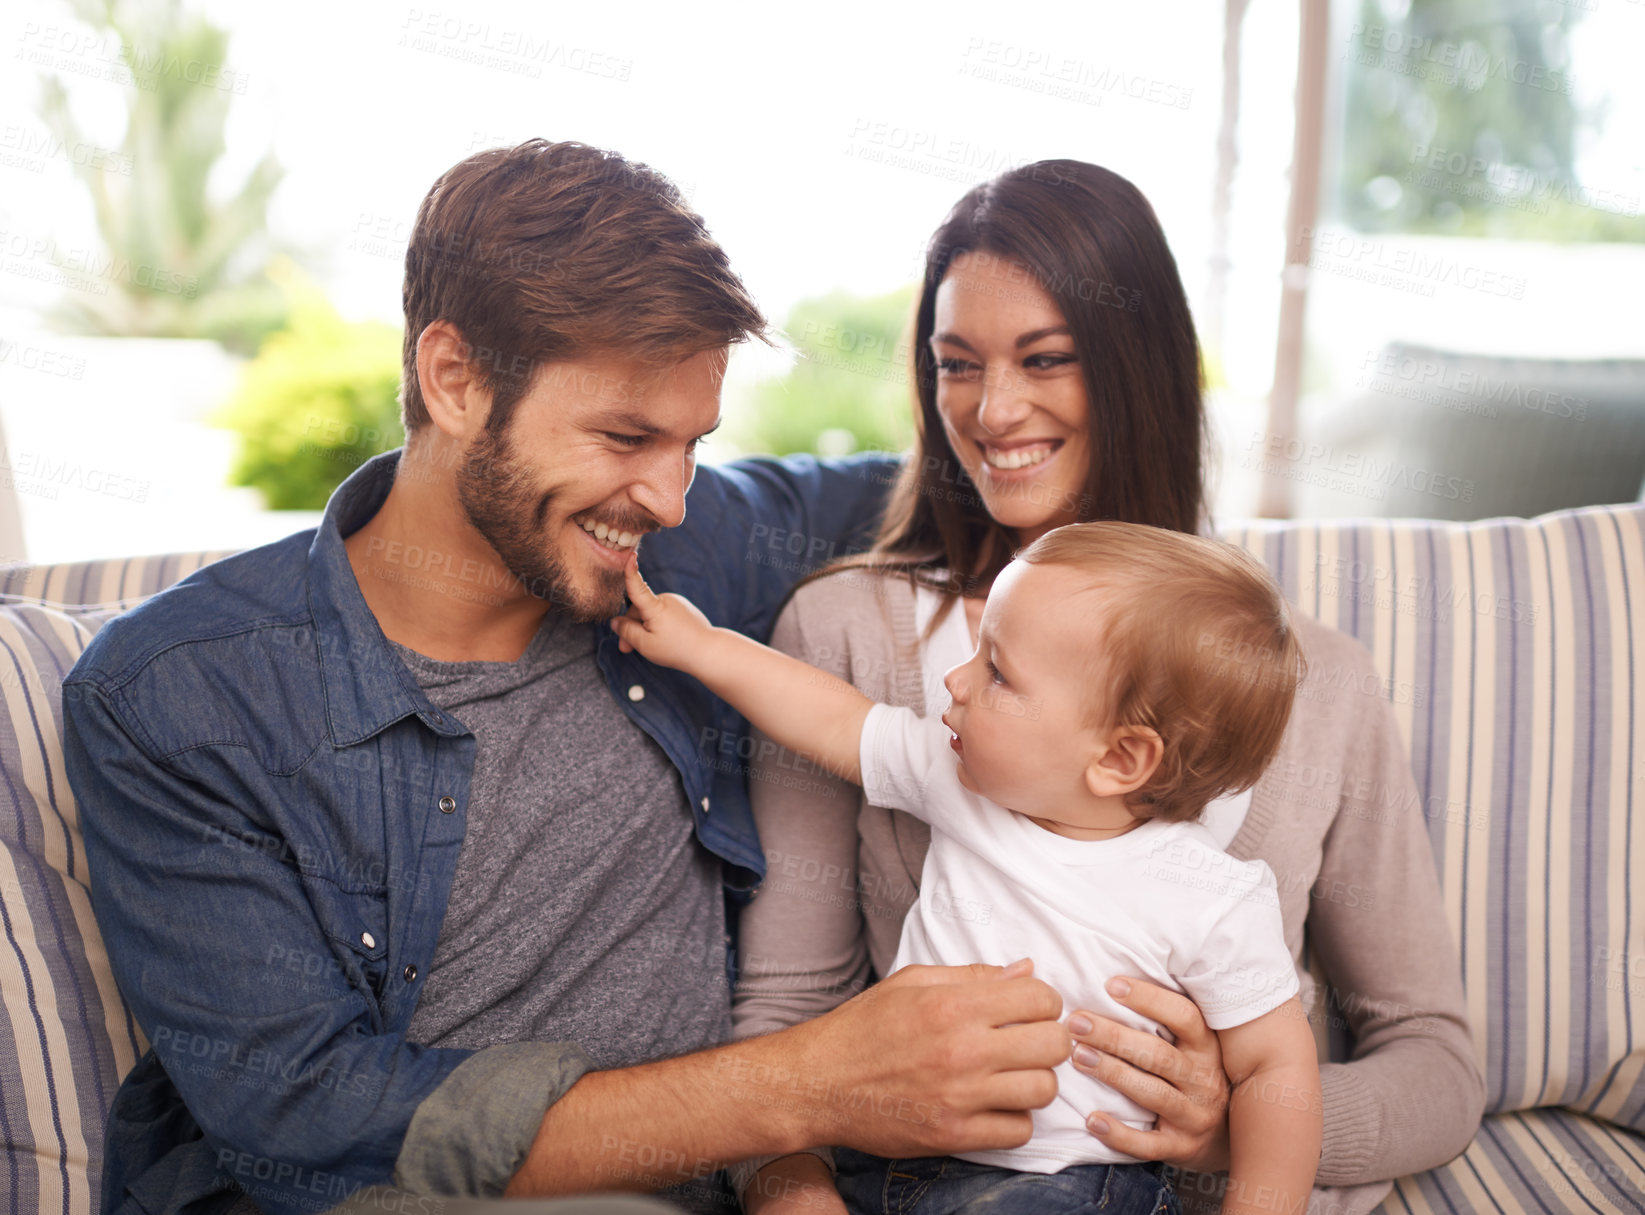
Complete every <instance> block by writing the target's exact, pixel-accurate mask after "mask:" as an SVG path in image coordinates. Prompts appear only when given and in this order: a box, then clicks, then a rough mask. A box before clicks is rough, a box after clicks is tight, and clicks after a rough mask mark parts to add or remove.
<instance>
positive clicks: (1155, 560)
mask: <svg viewBox="0 0 1645 1215" xmlns="http://www.w3.org/2000/svg"><path fill="white" fill-rule="evenodd" d="M1018 558H1019V559H1020V560H1023V561H1028V562H1033V563H1038V564H1047V565H1061V566H1066V567H1071V568H1073V569H1076V570H1078V571H1080V572H1081V573H1083V574H1086V575H1088V576H1089V577H1090V578H1091V580H1092V584H1093V587H1094V589H1096V590H1097V591H1098V592H1099V593H1100V594H1101V595H1102V598H1103V602H1104V606H1105V608H1106V611H1105V613H1104V619H1103V631H1102V635H1101V637H1100V638H1098V637H1092V638H1090V639H1089V650H1090V652H1091V654H1092V655H1093V661H1091V662H1088V663H1085V664H1083V669H1084V670H1085V672H1086V677H1087V679H1088V681H1089V682H1090V684H1091V692H1092V694H1091V695H1090V696H1088V697H1087V704H1088V706H1089V711H1090V718H1091V721H1092V722H1093V724H1103V725H1136V726H1147V727H1149V728H1150V729H1152V730H1153V731H1154V732H1155V733H1157V734H1158V735H1159V736H1160V739H1161V741H1162V742H1163V743H1164V744H1165V748H1164V755H1163V757H1162V758H1161V759H1160V764H1159V767H1158V768H1157V769H1155V771H1154V774H1153V776H1152V777H1150V778H1149V779H1148V781H1147V783H1146V784H1144V785H1143V786H1142V787H1141V788H1140V789H1138V790H1136V791H1135V792H1134V793H1132V794H1131V795H1130V796H1129V797H1128V798H1127V799H1126V800H1127V804H1128V805H1129V806H1130V808H1131V811H1132V813H1134V814H1136V815H1137V816H1138V817H1146V818H1162V819H1166V820H1170V821H1180V820H1191V819H1195V818H1198V817H1199V814H1200V811H1201V810H1203V809H1204V808H1205V805H1206V803H1207V802H1209V801H1210V800H1211V799H1212V798H1215V797H1219V796H1221V795H1222V794H1224V793H1235V792H1238V791H1239V790H1241V789H1247V788H1249V787H1250V786H1252V785H1254V784H1256V782H1257V780H1258V779H1259V778H1260V777H1261V776H1262V773H1263V771H1264V769H1266V768H1267V767H1268V764H1269V763H1270V762H1271V761H1272V760H1273V758H1274V754H1275V752H1276V751H1278V749H1279V743H1280V737H1281V736H1282V735H1283V734H1284V733H1285V725H1286V722H1288V721H1289V720H1290V717H1291V703H1292V701H1293V700H1294V699H1295V698H1296V689H1297V682H1298V680H1299V679H1301V677H1302V674H1303V671H1304V669H1305V666H1304V662H1303V656H1302V647H1301V646H1300V645H1299V644H1298V642H1297V635H1296V630H1294V629H1293V628H1292V627H1291V622H1290V617H1289V614H1288V609H1287V608H1286V605H1285V600H1284V598H1283V597H1282V596H1281V595H1280V592H1279V588H1278V587H1277V586H1275V585H1274V580H1273V579H1272V578H1271V577H1269V575H1268V571H1267V570H1265V569H1263V568H1262V566H1261V565H1260V564H1258V562H1257V561H1256V559H1255V558H1254V557H1252V556H1251V555H1250V554H1248V553H1246V552H1245V551H1244V550H1242V549H1238V548H1235V547H1234V546H1233V545H1231V544H1224V543H1222V542H1221V541H1218V540H1208V539H1206V538H1204V537H1201V536H1191V535H1188V534H1186V533H1184V532H1178V531H1167V530H1165V529H1163V528H1157V527H1145V526H1142V525H1140V524H1131V523H1109V522H1105V523H1073V524H1069V525H1068V526H1066V527H1059V528H1055V529H1053V530H1052V531H1049V532H1047V533H1046V534H1045V535H1043V536H1041V537H1040V538H1039V539H1038V540H1036V541H1035V542H1034V543H1033V544H1031V545H1029V546H1028V547H1027V548H1026V549H1024V550H1023V551H1022V552H1021V553H1019V554H1018Z"/></svg>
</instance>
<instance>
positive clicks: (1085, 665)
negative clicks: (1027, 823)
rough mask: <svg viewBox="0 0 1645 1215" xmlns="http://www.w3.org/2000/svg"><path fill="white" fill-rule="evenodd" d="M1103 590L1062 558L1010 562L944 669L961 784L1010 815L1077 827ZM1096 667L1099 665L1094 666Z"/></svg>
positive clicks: (1095, 733)
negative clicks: (967, 642)
mask: <svg viewBox="0 0 1645 1215" xmlns="http://www.w3.org/2000/svg"><path fill="white" fill-rule="evenodd" d="M1106 615H1107V604H1106V595H1105V593H1104V592H1103V591H1101V590H1099V589H1098V588H1096V587H1094V586H1093V585H1092V584H1091V580H1090V579H1089V578H1088V577H1086V576H1083V575H1081V574H1079V573H1077V572H1075V571H1073V570H1070V569H1068V568H1067V567H1065V566H1060V565H1030V564H1028V563H1026V562H1022V561H1013V562H1012V563H1011V564H1010V565H1008V566H1006V568H1005V569H1004V571H1002V572H1001V574H1000V576H999V577H998V578H997V579H995V581H994V588H993V590H992V591H991V592H990V593H989V596H988V603H987V605H986V606H985V607H984V608H983V613H982V626H981V628H980V629H979V630H978V633H979V636H978V642H977V650H976V652H975V653H974V654H972V655H971V657H970V658H969V659H968V660H967V661H966V662H963V663H961V664H960V665H959V666H957V667H955V668H954V669H953V670H951V671H949V672H948V673H947V675H945V676H944V677H943V683H944V685H945V686H946V687H947V688H948V694H949V695H950V696H952V697H953V698H954V701H953V704H951V705H950V706H949V708H948V712H947V713H944V714H943V718H942V720H943V723H944V724H945V725H946V726H947V727H948V728H949V730H950V731H952V732H953V734H954V738H953V739H952V740H951V741H950V745H951V746H952V747H953V748H954V751H955V753H956V754H957V755H958V756H959V761H960V766H959V778H960V783H961V784H962V785H964V786H965V787H966V788H967V789H970V790H972V791H973V792H975V793H980V794H982V795H983V796H984V797H987V798H989V799H990V800H992V801H996V802H998V803H999V804H1000V805H1002V806H1005V807H1007V808H1008V809H1011V810H1015V811H1017V812H1018V813H1019V814H1026V815H1028V816H1030V817H1031V818H1036V819H1049V820H1052V821H1055V822H1059V823H1067V824H1068V825H1070V826H1077V827H1106V826H1109V825H1110V824H1108V823H1106V822H1103V823H1095V822H1082V821H1071V817H1070V816H1071V815H1072V816H1073V817H1074V818H1075V819H1077V818H1078V817H1079V816H1080V811H1079V807H1081V806H1084V805H1085V804H1086V803H1087V802H1088V801H1089V800H1090V799H1089V794H1087V793H1086V792H1085V768H1086V764H1087V762H1088V760H1089V757H1090V755H1091V753H1092V750H1093V748H1095V747H1096V746H1097V745H1098V742H1099V739H1100V738H1101V736H1102V734H1103V731H1101V730H1099V729H1095V728H1093V727H1092V726H1090V724H1089V723H1088V721H1087V706H1088V698H1087V692H1088V689H1087V688H1085V687H1084V686H1083V681H1084V680H1085V679H1088V678H1089V677H1090V674H1091V671H1092V669H1093V663H1092V662H1091V660H1090V658H1091V654H1092V651H1091V648H1090V647H1092V646H1100V645H1101V644H1102V641H1101V638H1102V634H1103V629H1104V620H1105V618H1106ZM1099 669H1100V667H1099Z"/></svg>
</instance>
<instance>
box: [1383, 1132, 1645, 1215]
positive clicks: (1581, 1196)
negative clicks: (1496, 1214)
mask: <svg viewBox="0 0 1645 1215" xmlns="http://www.w3.org/2000/svg"><path fill="white" fill-rule="evenodd" d="M1641 1210H1645V1139H1642V1138H1640V1137H1639V1136H1638V1135H1632V1134H1629V1133H1628V1132H1627V1131H1623V1130H1618V1129H1617V1128H1616V1127H1614V1126H1612V1125H1611V1124H1610V1123H1608V1122H1599V1121H1596V1120H1595V1119H1592V1118H1584V1117H1583V1116H1582V1115H1580V1114H1573V1113H1570V1112H1569V1111H1567V1110H1553V1109H1548V1110H1529V1111H1522V1112H1515V1113H1511V1114H1492V1115H1491V1116H1490V1117H1488V1118H1486V1119H1485V1123H1484V1125H1483V1126H1481V1127H1480V1130H1479V1134H1478V1135H1477V1136H1475V1138H1474V1141H1473V1143H1471V1144H1470V1145H1469V1146H1468V1150H1467V1151H1466V1152H1464V1153H1463V1154H1462V1155H1461V1156H1459V1157H1457V1159H1456V1160H1454V1161H1452V1162H1451V1163H1450V1164H1449V1165H1446V1166H1445V1167H1444V1168H1439V1169H1430V1170H1429V1171H1428V1172H1426V1173H1422V1174H1419V1175H1418V1176H1416V1177H1402V1178H1400V1180H1398V1181H1396V1182H1395V1183H1394V1190H1393V1193H1391V1194H1389V1195H1388V1197H1387V1198H1386V1199H1385V1200H1384V1201H1383V1203H1382V1206H1380V1207H1379V1208H1378V1209H1377V1215H1449V1213H1450V1212H1454V1211H1573V1212H1575V1211H1581V1212H1584V1215H1588V1213H1591V1212H1594V1211H1634V1212H1638V1211H1641Z"/></svg>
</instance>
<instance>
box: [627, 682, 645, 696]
mask: <svg viewBox="0 0 1645 1215" xmlns="http://www.w3.org/2000/svg"><path fill="white" fill-rule="evenodd" d="M628 698H629V699H630V700H644V699H645V689H644V688H642V687H641V686H640V685H639V684H637V683H636V684H632V685H630V687H629V689H628Z"/></svg>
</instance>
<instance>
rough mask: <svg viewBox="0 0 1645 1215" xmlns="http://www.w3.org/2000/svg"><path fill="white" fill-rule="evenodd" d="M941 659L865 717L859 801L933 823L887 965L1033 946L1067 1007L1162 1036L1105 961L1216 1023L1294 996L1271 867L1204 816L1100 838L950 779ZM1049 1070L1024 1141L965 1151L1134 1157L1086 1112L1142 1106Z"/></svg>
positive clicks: (935, 655)
mask: <svg viewBox="0 0 1645 1215" xmlns="http://www.w3.org/2000/svg"><path fill="white" fill-rule="evenodd" d="M932 598H933V599H934V596H932ZM927 618H929V617H927ZM956 618H957V620H958V624H957V628H958V639H957V644H959V645H960V646H962V647H964V648H965V651H966V653H969V640H970V635H969V630H968V629H967V628H966V626H965V623H964V616H963V613H962V612H960V611H959V610H958V609H956V610H955V612H953V613H952V614H951V616H950V619H949V621H945V622H944V623H945V625H951V624H952V623H953V622H954V620H955V619H956ZM922 624H923V622H922ZM944 634H947V635H948V638H947V640H948V641H949V643H950V645H952V644H954V633H953V630H952V629H951V628H944V629H941V630H939V633H938V634H937V635H935V636H933V637H932V638H931V640H930V643H928V644H927V646H926V649H925V657H926V663H925V666H926V670H927V673H928V675H929V674H930V673H931V672H932V671H933V668H934V667H935V663H936V661H937V660H938V659H940V658H944V657H946V655H945V654H944V653H943V650H944V649H946V648H948V647H946V646H939V644H937V643H938V642H939V640H940V639H942V638H943V636H944ZM966 653H961V654H959V655H958V657H956V658H954V660H953V661H954V662H958V661H962V660H963V659H964V657H965V656H966ZM948 665H953V663H949V664H948ZM946 669H947V668H946V666H944V667H935V670H936V675H937V677H936V679H935V680H933V679H930V678H928V679H927V688H926V690H927V701H928V705H927V708H928V715H927V716H926V717H924V718H921V717H919V716H917V715H916V714H915V713H913V712H912V711H911V710H908V709H900V708H894V707H892V706H889V705H877V706H875V707H874V709H872V710H871V711H870V713H869V715H868V718H867V720H866V721H865V722H864V723H863V734H862V741H861V761H862V774H863V788H864V790H865V792H866V793H867V794H868V797H869V799H870V800H871V801H872V802H873V803H874V804H876V805H881V806H889V807H895V808H897V809H901V810H905V811H907V812H908V813H910V814H912V815H914V816H915V817H917V818H920V819H922V820H924V821H925V822H927V823H929V824H930V825H931V829H932V830H931V847H930V851H929V852H928V853H927V855H926V861H925V867H924V870H923V873H922V875H921V879H920V897H919V901H918V902H917V903H916V904H915V906H914V907H913V909H911V910H910V912H909V914H908V918H907V919H906V920H905V921H904V923H903V931H902V939H901V943H900V945H899V947H898V950H897V958H896V962H895V964H894V966H893V968H892V969H893V970H897V969H901V968H902V967H903V966H906V965H910V964H914V963H929V964H935V965H957V964H963V963H966V962H993V963H996V964H1000V965H1003V964H1004V963H1006V962H1009V961H1011V960H1012V959H1014V958H1019V957H1025V956H1026V957H1032V958H1033V959H1034V963H1035V974H1036V976H1038V977H1039V978H1042V979H1044V980H1045V981H1046V982H1048V983H1050V984H1051V986H1052V987H1054V988H1056V990H1057V991H1058V993H1059V994H1060V995H1061V996H1062V997H1063V1003H1064V1009H1065V1011H1066V1012H1072V1011H1073V1010H1074V1009H1075V1008H1088V1009H1091V1010H1093V1011H1095V1012H1098V1013H1101V1014H1102V1015H1104V1016H1108V1017H1112V1018H1114V1019H1115V1020H1117V1021H1120V1022H1122V1023H1124V1024H1128V1025H1132V1026H1135V1027H1136V1028H1138V1029H1143V1030H1146V1031H1148V1032H1153V1033H1159V1034H1161V1035H1162V1036H1167V1037H1168V1036H1169V1033H1168V1031H1166V1030H1165V1029H1164V1027H1163V1026H1160V1025H1159V1024H1158V1023H1157V1022H1155V1021H1152V1020H1150V1019H1148V1018H1146V1017H1142V1016H1139V1015H1138V1014H1136V1013H1133V1012H1131V1011H1130V1010H1128V1009H1126V1008H1125V1007H1124V1006H1122V1005H1120V1004H1119V1003H1118V1002H1116V1001H1115V1000H1114V999H1113V998H1112V997H1111V996H1109V995H1108V994H1107V992H1106V991H1105V990H1104V989H1103V984H1104V983H1106V982H1107V980H1108V979H1110V978H1112V977H1113V976H1115V975H1125V974H1129V975H1140V976H1142V977H1145V978H1149V979H1152V980H1154V981H1155V982H1158V983H1160V984H1161V985H1163V986H1165V987H1168V988H1170V989H1172V990H1174V991H1179V992H1182V993H1183V994H1185V995H1187V996H1188V997H1189V998H1190V999H1192V1000H1193V1001H1194V1003H1195V1004H1196V1005H1198V1006H1199V1009H1200V1011H1201V1013H1202V1014H1203V1015H1204V1016H1205V1019H1206V1023H1207V1024H1208V1025H1210V1026H1211V1028H1212V1029H1227V1028H1229V1027H1231V1026H1235V1025H1241V1024H1243V1023H1245V1022H1246V1021H1250V1020H1253V1019H1254V1018H1256V1017H1258V1016H1260V1015H1262V1014H1263V1013H1265V1012H1268V1011H1270V1010H1272V1009H1274V1008H1277V1007H1278V1006H1279V1005H1281V1004H1283V1003H1284V1002H1285V1001H1286V1000H1288V999H1290V998H1291V997H1292V996H1293V995H1296V994H1297V992H1298V990H1299V985H1298V982H1297V976H1296V971H1295V968H1294V966H1293V965H1292V962H1291V956H1290V952H1289V950H1288V949H1287V948H1286V945H1285V939H1284V933H1283V928H1282V925H1281V921H1280V914H1279V898H1278V892H1277V889H1276V886H1275V882H1274V877H1273V873H1272V872H1271V871H1270V870H1269V868H1268V866H1267V865H1265V864H1263V863H1262V862H1261V861H1240V860H1236V859H1235V858H1233V857H1231V856H1229V855H1228V854H1227V853H1226V852H1224V851H1223V850H1222V847H1221V844H1222V842H1223V841H1221V840H1219V839H1218V838H1217V835H1215V834H1213V833H1212V832H1211V831H1210V830H1208V829H1207V828H1206V827H1205V826H1202V825H1200V824H1197V823H1164V822H1148V823H1144V824H1142V825H1141V826H1140V827H1137V828H1134V829H1133V830H1131V831H1129V832H1127V833H1126V834H1124V835H1122V836H1118V837H1116V838H1114V839H1110V840H1071V839H1068V838H1066V837H1064V836H1060V835H1057V834H1055V833H1053V832H1050V831H1047V830H1045V829H1044V828H1042V827H1039V826H1036V825H1035V824H1034V823H1033V822H1032V821H1030V820H1029V819H1028V818H1026V817H1024V816H1023V815H1020V814H1016V813H1014V812H1013V811H1010V810H1007V809H1005V808H1004V807H1002V806H1000V805H998V804H996V803H994V802H991V801H989V800H988V799H986V798H983V797H981V796H979V795H978V794H975V793H972V792H971V791H969V790H967V789H966V788H965V787H964V786H962V785H961V784H960V783H959V779H958V775H957V764H956V761H955V758H954V755H953V752H952V750H951V749H950V748H949V745H948V739H949V733H948V730H947V728H946V727H945V726H943V725H942V723H941V722H940V721H939V720H938V719H937V718H938V713H940V711H941V709H942V708H944V707H946V704H947V697H946V693H942V701H941V704H940V705H932V704H931V703H930V702H931V700H933V699H934V696H933V693H932V689H933V687H935V688H936V689H938V690H940V689H941V686H942V685H941V671H942V670H946ZM933 708H935V709H936V712H930V711H929V710H931V709H933ZM1248 805H1249V799H1248V796H1247V797H1246V798H1245V799H1244V805H1240V806H1232V807H1227V808H1225V810H1224V814H1223V823H1224V825H1225V824H1226V821H1227V819H1228V818H1230V817H1233V815H1232V814H1230V813H1229V811H1237V812H1238V817H1237V818H1234V823H1233V831H1237V830H1238V819H1241V818H1243V817H1244V809H1245V808H1246V806H1248ZM1230 834H1232V832H1230ZM1057 1084H1058V1094H1057V1098H1056V1100H1055V1101H1053V1102H1052V1103H1051V1105H1049V1106H1048V1107H1046V1108H1045V1109H1043V1110H1036V1111H1034V1135H1033V1138H1032V1139H1031V1140H1030V1141H1029V1142H1028V1143H1027V1144H1026V1145H1024V1146H1023V1147H1021V1148H1015V1149H1010V1150H1004V1151H991V1152H975V1153H968V1154H966V1155H965V1156H964V1159H966V1160H971V1161H974V1162H976V1163H979V1164H989V1165H996V1166H999V1167H1002V1168H1010V1169H1015V1170H1018V1171H1020V1172H1033V1173H1055V1172H1057V1171H1059V1170H1061V1169H1063V1168H1066V1167H1068V1166H1069V1165H1074V1164H1109V1163H1126V1162H1131V1161H1133V1160H1134V1159H1135V1158H1134V1157H1131V1156H1127V1155H1125V1154H1124V1153H1121V1152H1116V1151H1113V1150H1112V1149H1110V1148H1108V1147H1106V1146H1104V1145H1103V1143H1102V1142H1101V1141H1100V1140H1098V1139H1096V1138H1095V1137H1094V1136H1092V1135H1091V1134H1090V1132H1089V1131H1087V1130H1086V1128H1085V1119H1086V1117H1087V1116H1088V1115H1090V1114H1092V1113H1095V1112H1102V1113H1105V1114H1107V1115H1109V1116H1110V1117H1114V1118H1117V1119H1119V1120H1121V1121H1123V1122H1125V1123H1127V1124H1129V1125H1131V1126H1134V1127H1137V1128H1139V1129H1143V1130H1147V1129H1151V1128H1152V1126H1153V1124H1154V1118H1153V1115H1152V1113H1151V1112H1150V1111H1148V1110H1146V1109H1144V1108H1142V1107H1141V1106H1139V1105H1137V1104H1136V1103H1135V1102H1133V1101H1131V1100H1130V1099H1129V1098H1127V1097H1125V1096H1124V1095H1123V1094H1121V1093H1119V1092H1117V1091H1116V1090H1114V1089H1111V1088H1109V1087H1108V1086H1107V1085H1104V1084H1102V1083H1101V1082H1099V1081H1097V1080H1094V1079H1092V1078H1090V1077H1088V1076H1085V1075H1083V1074H1082V1073H1080V1072H1078V1071H1076V1070H1074V1067H1073V1064H1072V1063H1069V1062H1065V1063H1063V1064H1062V1065H1061V1066H1060V1067H1058V1069H1057Z"/></svg>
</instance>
